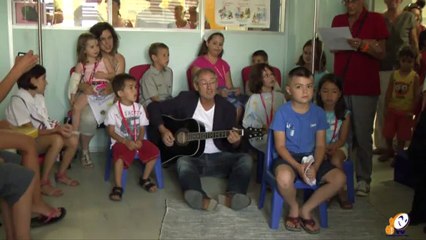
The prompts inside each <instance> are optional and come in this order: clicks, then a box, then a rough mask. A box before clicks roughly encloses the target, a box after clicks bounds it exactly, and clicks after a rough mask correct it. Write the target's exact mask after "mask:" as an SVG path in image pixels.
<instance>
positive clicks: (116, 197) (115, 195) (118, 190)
mask: <svg viewBox="0 0 426 240" xmlns="http://www.w3.org/2000/svg"><path fill="white" fill-rule="evenodd" d="M122 196H123V188H122V187H113V188H112V190H111V193H110V194H109V199H111V200H112V201H117V202H118V201H121V197H122Z"/></svg>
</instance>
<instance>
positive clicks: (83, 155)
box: [80, 151, 93, 168]
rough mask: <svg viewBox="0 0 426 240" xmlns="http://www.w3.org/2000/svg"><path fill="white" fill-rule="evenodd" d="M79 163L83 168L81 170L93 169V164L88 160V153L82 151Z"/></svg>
mask: <svg viewBox="0 0 426 240" xmlns="http://www.w3.org/2000/svg"><path fill="white" fill-rule="evenodd" d="M80 162H81V165H82V166H83V168H92V167H93V162H92V160H91V159H90V154H89V152H87V151H83V152H82V153H81V158H80Z"/></svg>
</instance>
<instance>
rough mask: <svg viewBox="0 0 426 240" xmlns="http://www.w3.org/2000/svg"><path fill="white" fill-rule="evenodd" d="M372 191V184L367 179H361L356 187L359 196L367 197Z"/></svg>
mask: <svg viewBox="0 0 426 240" xmlns="http://www.w3.org/2000/svg"><path fill="white" fill-rule="evenodd" d="M369 192H370V184H368V183H367V182H365V181H359V182H358V184H357V187H356V195H357V196H359V197H366V196H368V193H369Z"/></svg>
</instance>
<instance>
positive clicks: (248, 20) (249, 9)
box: [215, 0, 271, 28]
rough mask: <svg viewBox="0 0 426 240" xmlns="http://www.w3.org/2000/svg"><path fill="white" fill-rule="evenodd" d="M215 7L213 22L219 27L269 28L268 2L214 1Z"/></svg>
mask: <svg viewBox="0 0 426 240" xmlns="http://www.w3.org/2000/svg"><path fill="white" fill-rule="evenodd" d="M215 5H216V9H215V20H216V23H217V24H219V25H223V26H236V25H237V26H241V27H249V28H269V27H270V26H269V25H270V18H271V17H270V16H271V15H270V11H271V8H270V6H271V5H270V0H216V4H215Z"/></svg>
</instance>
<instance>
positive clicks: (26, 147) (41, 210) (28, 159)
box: [0, 132, 60, 216]
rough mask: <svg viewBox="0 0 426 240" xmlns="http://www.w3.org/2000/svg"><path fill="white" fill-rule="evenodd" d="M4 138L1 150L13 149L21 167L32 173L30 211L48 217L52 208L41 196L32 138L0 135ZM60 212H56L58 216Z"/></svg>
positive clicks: (6, 134)
mask: <svg viewBox="0 0 426 240" xmlns="http://www.w3.org/2000/svg"><path fill="white" fill-rule="evenodd" d="M2 134H3V136H4V138H0V144H1V146H2V148H15V149H16V150H18V151H19V153H20V155H21V156H22V165H23V166H24V167H26V168H28V169H30V170H33V172H34V181H35V184H34V191H33V196H32V199H33V204H32V211H33V212H34V213H38V214H42V215H44V216H48V215H49V214H50V213H51V212H52V210H55V208H53V207H52V206H50V205H49V204H47V203H46V202H44V200H43V199H42V196H41V189H40V165H39V163H38V158H37V156H38V153H37V149H36V143H35V141H34V139H33V138H32V137H29V136H24V135H22V134H17V133H12V132H7V133H2ZM59 214H60V212H58V215H59Z"/></svg>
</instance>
